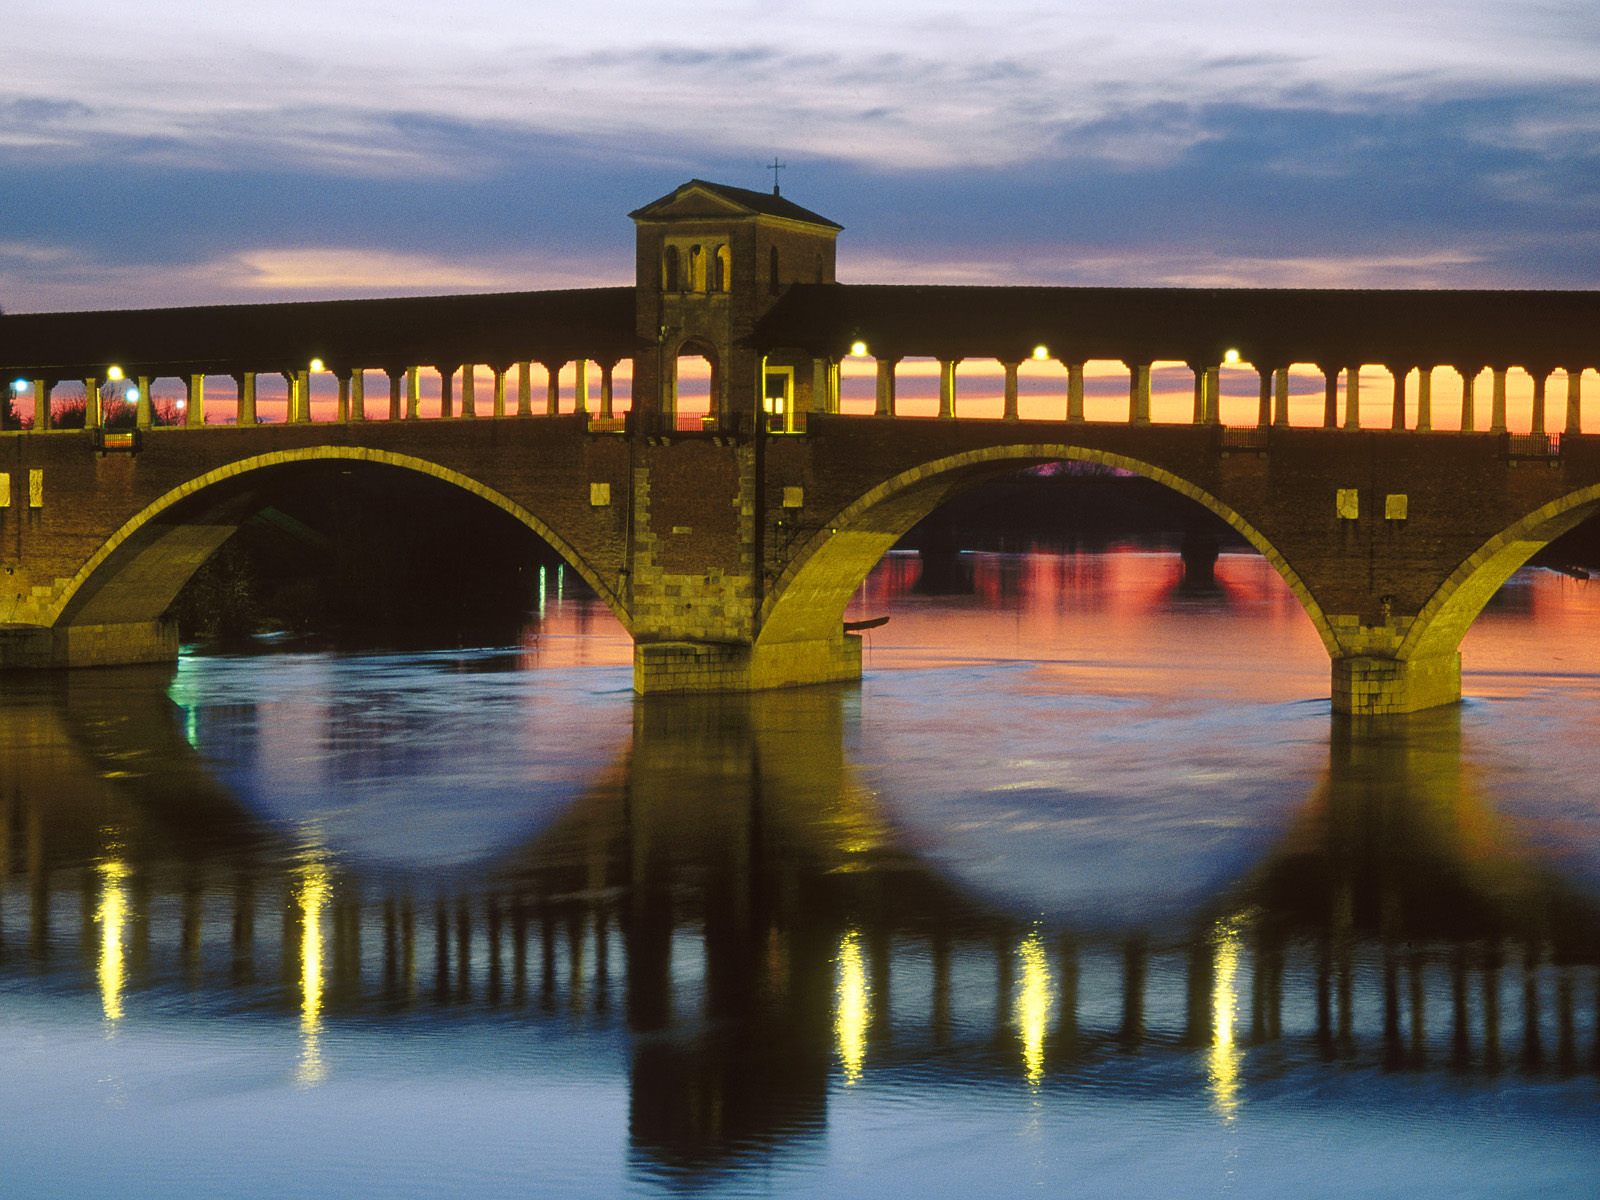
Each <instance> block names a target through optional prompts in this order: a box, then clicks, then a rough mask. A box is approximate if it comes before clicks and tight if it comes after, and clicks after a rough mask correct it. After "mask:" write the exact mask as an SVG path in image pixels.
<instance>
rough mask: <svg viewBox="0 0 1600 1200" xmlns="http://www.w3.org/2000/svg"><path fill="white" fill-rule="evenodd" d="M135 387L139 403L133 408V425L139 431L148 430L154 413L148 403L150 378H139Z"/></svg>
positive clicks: (146, 376)
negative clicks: (136, 387) (137, 391)
mask: <svg viewBox="0 0 1600 1200" xmlns="http://www.w3.org/2000/svg"><path fill="white" fill-rule="evenodd" d="M137 386H138V388H139V403H138V404H137V406H135V408H134V416H133V423H134V425H135V426H136V427H137V428H139V429H149V428H150V425H151V420H152V417H153V415H154V413H155V409H154V407H153V406H152V404H151V401H150V376H148V375H141V376H139V379H138V384H137Z"/></svg>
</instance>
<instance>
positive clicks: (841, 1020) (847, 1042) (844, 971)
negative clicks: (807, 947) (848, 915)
mask: <svg viewBox="0 0 1600 1200" xmlns="http://www.w3.org/2000/svg"><path fill="white" fill-rule="evenodd" d="M838 962H839V982H838V1003H837V1008H836V1010H835V1012H834V1019H833V1029H834V1035H835V1037H836V1039H837V1041H838V1043H839V1059H840V1061H841V1062H842V1063H843V1064H844V1081H845V1084H846V1085H847V1086H848V1085H850V1084H853V1083H855V1082H856V1081H857V1080H859V1079H860V1078H861V1065H862V1063H863V1062H865V1061H866V1057H867V1021H868V1020H869V1015H868V999H869V997H868V993H867V972H866V967H865V966H864V965H863V963H862V958H861V934H860V933H859V932H858V931H856V930H854V929H852V930H850V932H848V933H846V934H845V935H844V938H843V940H842V941H840V943H839V958H838Z"/></svg>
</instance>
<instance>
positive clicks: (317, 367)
mask: <svg viewBox="0 0 1600 1200" xmlns="http://www.w3.org/2000/svg"><path fill="white" fill-rule="evenodd" d="M309 365H310V367H311V369H312V370H313V371H325V370H327V369H328V367H327V364H326V363H324V362H323V361H322V360H321V359H320V358H313V359H312V360H311V362H310V364H309Z"/></svg>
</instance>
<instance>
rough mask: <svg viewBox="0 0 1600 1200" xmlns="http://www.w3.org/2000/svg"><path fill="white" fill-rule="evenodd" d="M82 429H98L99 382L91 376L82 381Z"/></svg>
mask: <svg viewBox="0 0 1600 1200" xmlns="http://www.w3.org/2000/svg"><path fill="white" fill-rule="evenodd" d="M83 427H84V428H85V429H99V428H100V381H99V380H98V379H96V378H95V377H94V376H92V375H91V376H88V377H87V378H85V379H84V381H83Z"/></svg>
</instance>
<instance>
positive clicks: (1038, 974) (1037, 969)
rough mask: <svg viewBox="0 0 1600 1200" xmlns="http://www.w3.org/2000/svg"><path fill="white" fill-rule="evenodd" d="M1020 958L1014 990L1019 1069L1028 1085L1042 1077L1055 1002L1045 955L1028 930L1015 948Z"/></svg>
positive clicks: (1034, 1084)
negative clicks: (1046, 1035) (1019, 979)
mask: <svg viewBox="0 0 1600 1200" xmlns="http://www.w3.org/2000/svg"><path fill="white" fill-rule="evenodd" d="M1017 955H1018V957H1020V958H1021V959H1022V982H1021V985H1020V986H1019V987H1018V989H1017V1029H1018V1030H1019V1031H1020V1032H1021V1035H1022V1069H1023V1072H1024V1074H1026V1076H1027V1079H1028V1083H1029V1085H1030V1086H1032V1087H1035V1088H1037V1087H1038V1086H1039V1084H1040V1083H1041V1082H1043V1080H1044V1033H1045V1029H1046V1028H1047V1027H1048V1026H1049V1023H1050V1008H1051V1005H1053V1004H1054V1003H1055V981H1054V980H1053V979H1052V978H1051V976H1050V963H1049V961H1048V960H1047V959H1046V958H1045V953H1044V943H1043V942H1042V941H1041V940H1040V938H1039V934H1038V933H1037V932H1034V933H1030V934H1029V935H1028V936H1027V937H1026V938H1024V939H1023V942H1022V945H1020V946H1018V947H1017Z"/></svg>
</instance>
